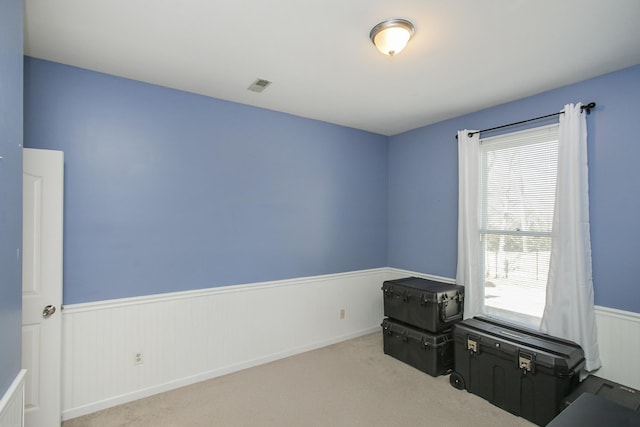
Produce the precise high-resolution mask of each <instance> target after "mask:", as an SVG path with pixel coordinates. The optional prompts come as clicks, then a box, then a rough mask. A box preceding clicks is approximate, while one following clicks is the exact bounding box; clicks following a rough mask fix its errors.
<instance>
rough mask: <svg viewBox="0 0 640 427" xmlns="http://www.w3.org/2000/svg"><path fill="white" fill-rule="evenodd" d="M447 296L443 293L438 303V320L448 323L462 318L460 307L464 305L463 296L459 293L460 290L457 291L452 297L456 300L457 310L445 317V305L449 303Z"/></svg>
mask: <svg viewBox="0 0 640 427" xmlns="http://www.w3.org/2000/svg"><path fill="white" fill-rule="evenodd" d="M448 298H449V296H448V295H446V294H445V295H444V299H443V300H442V301H440V303H439V304H440V320H441V321H442V322H443V323H448V322H451V321H453V320H457V319H460V318H462V315H463V310H462V308H463V307H464V297H463V296H462V295H460V292H457V293H456V296H455V297H453V298H452V299H453V300H454V301H457V302H458V312H457V313H456V314H454V315H452V316H448V317H447V306H448V305H449V301H448Z"/></svg>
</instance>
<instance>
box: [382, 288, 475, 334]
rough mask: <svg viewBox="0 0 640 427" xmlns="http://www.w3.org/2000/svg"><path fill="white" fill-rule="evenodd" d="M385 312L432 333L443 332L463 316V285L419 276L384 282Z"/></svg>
mask: <svg viewBox="0 0 640 427" xmlns="http://www.w3.org/2000/svg"><path fill="white" fill-rule="evenodd" d="M382 292H383V294H384V315H385V316H387V317H390V318H392V319H395V320H399V321H401V322H404V323H408V324H410V325H413V326H415V327H417V328H420V329H425V330H427V331H429V332H440V331H444V330H445V329H447V328H450V327H451V325H452V324H453V323H455V322H456V321H459V320H460V319H462V311H463V310H462V309H463V303H464V287H463V286H460V285H451V284H449V283H442V282H435V281H433V280H428V279H422V278H419V277H406V278H404V279H396V280H387V281H385V282H384V283H383V284H382Z"/></svg>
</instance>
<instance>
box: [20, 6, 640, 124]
mask: <svg viewBox="0 0 640 427" xmlns="http://www.w3.org/2000/svg"><path fill="white" fill-rule="evenodd" d="M24 5H25V37H24V42H25V46H24V51H25V55H28V56H33V57H36V58H42V59H47V60H51V61H55V62H60V63H63V64H69V65H74V66H77V67H81V68H86V69H89V70H95V71H100V72H104V73H108V74H114V75H117V76H122V77H127V78H130V79H135V80H141V81H145V82H149V83H154V84H158V85H162V86H167V87H171V88H176V89H180V90H184V91H188V92H194V93H199V94H203V95H207V96H212V97H215V98H221V99H226V100H230V101H235V102H239V103H242V104H248V105H254V106H257V107H262V108H267V109H271V110H276V111H282V112H286V113H290V114H295V115H299V116H303V117H309V118H313V119H318V120H322V121H326V122H331V123H336V124H340V125H345V126H349V127H353V128H357V129H364V130H368V131H371V132H376V133H379V134H383V135H393V134H397V133H400V132H403V131H406V130H410V129H414V128H417V127H420V126H424V125H427V124H431V123H435V122H438V121H441V120H444V119H447V118H451V117H456V116H459V115H462V114H466V113H469V112H473V111H477V110H480V109H482V108H485V107H489V106H493V105H498V104H501V103H504V102H508V101H511V100H515V99H519V98H522V97H525V96H528V95H533V94H536V93H540V92H543V91H546V90H549V89H553V88H557V87H560V86H563V85H566V84H570V83H574V82H578V81H581V80H585V79H588V78H591V77H595V76H597V75H601V74H604V73H607V72H610V71H615V70H619V69H622V68H625V67H628V66H631V65H634V64H638V63H640V1H639V0H607V1H605V0H481V1H479V0H398V1H389V0H313V1H312V0H235V1H231V0H227V1H222V0H24ZM389 18H405V19H408V20H410V21H412V22H413V24H414V25H415V28H416V33H415V36H414V38H413V39H412V40H411V41H410V42H409V45H408V46H407V48H406V49H405V50H404V51H403V52H402V53H400V54H398V55H397V56H395V57H388V56H384V55H382V54H381V53H379V52H378V51H377V50H376V49H375V47H374V46H373V45H372V44H371V41H370V40H369V31H370V30H371V28H372V27H373V26H374V25H376V24H377V23H378V22H380V21H383V20H385V19H389ZM256 78H262V79H267V80H270V81H272V82H273V84H272V85H271V86H269V87H268V88H267V89H266V90H265V91H264V92H262V93H255V92H251V91H248V90H247V87H248V86H249V85H250V84H251V83H252V82H253V81H254V80H255V79H256ZM570 101H572V100H570ZM585 101H589V100H585Z"/></svg>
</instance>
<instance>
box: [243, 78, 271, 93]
mask: <svg viewBox="0 0 640 427" xmlns="http://www.w3.org/2000/svg"><path fill="white" fill-rule="evenodd" d="M270 84H271V82H270V81H269V80H265V79H256V81H255V82H253V83H251V86H249V87H248V88H247V89H249V90H250V91H252V92H262V91H263V90H265V89H266V88H267V86H269V85H270Z"/></svg>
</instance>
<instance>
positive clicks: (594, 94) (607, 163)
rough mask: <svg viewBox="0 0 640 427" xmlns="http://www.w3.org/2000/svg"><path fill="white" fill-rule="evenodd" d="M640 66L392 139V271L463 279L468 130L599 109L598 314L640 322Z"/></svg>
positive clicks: (593, 156)
mask: <svg viewBox="0 0 640 427" xmlns="http://www.w3.org/2000/svg"><path fill="white" fill-rule="evenodd" d="M639 99H640V66H635V67H631V68H627V69H625V70H621V71H618V72H615V73H611V74H607V75H604V76H601V77H598V78H594V79H591V80H587V81H584V82H581V83H578V84H574V85H570V86H566V87H562V88H560V89H557V90H553V91H549V92H546V93H543V94H540V95H537V96H532V97H529V98H525V99H522V100H519V101H516V102H511V103H508V104H504V105H500V106H497V107H494V108H489V109H486V110H482V111H479V112H477V113H473V114H469V115H466V116H462V117H458V118H455V119H451V120H447V121H444V122H440V123H437V124H434V125H431V126H426V127H423V128H420V129H416V130H413V131H410V132H406V133H403V134H399V135H396V136H393V137H391V138H390V139H389V254H388V256H389V265H390V266H393V267H397V268H405V269H409V270H413V271H418V272H423V273H430V274H435V275H439V276H444V277H451V278H453V277H455V274H456V252H457V209H458V199H457V197H458V196H457V194H458V178H457V175H458V160H457V156H458V149H457V142H456V139H455V134H456V132H457V131H458V130H461V129H486V128H490V127H493V126H499V125H502V124H505V123H510V122H515V121H520V120H524V119H527V118H530V117H537V116H541V115H545V114H549V113H552V112H555V111H559V110H560V109H562V107H563V106H564V105H565V104H567V103H570V102H579V101H581V102H585V103H586V102H589V101H595V102H596V103H597V105H598V106H597V108H596V109H595V110H594V111H593V112H592V113H591V115H590V116H588V118H587V131H588V134H589V136H588V151H589V186H590V190H589V196H590V216H591V243H592V258H593V282H594V289H595V302H596V304H597V305H601V306H605V307H612V308H617V309H621V310H628V311H633V312H640V286H638V267H637V264H638V262H637V259H638V254H640V222H639V221H638V220H637V217H638V212H640V174H639V173H638V165H639V163H638V161H639V159H640V143H639V142H638V141H639V140H640V137H639V136H638V131H637V129H636V126H637V123H638V100H639Z"/></svg>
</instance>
